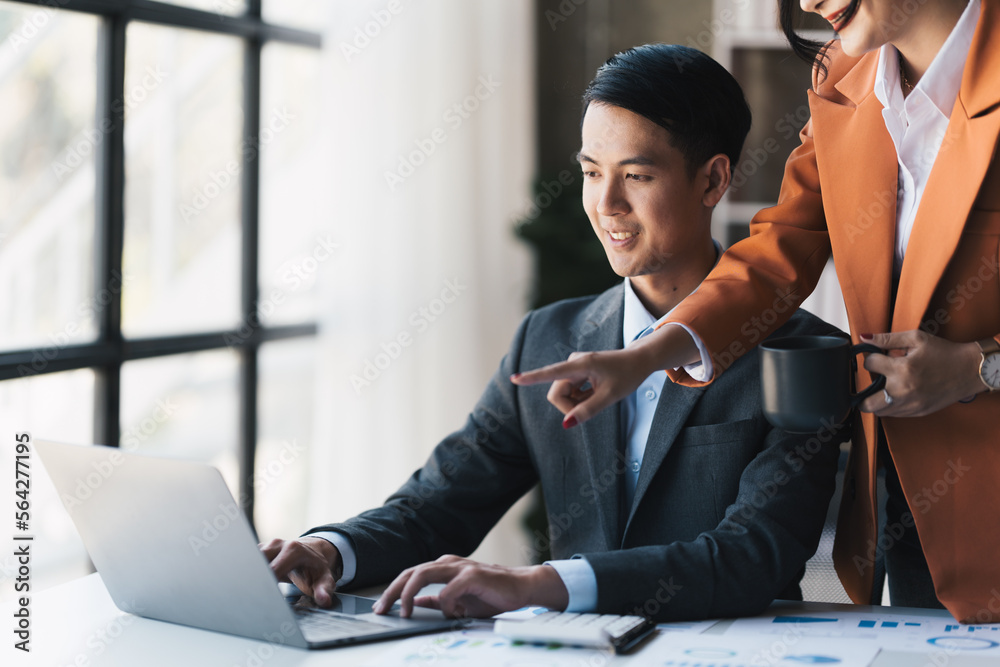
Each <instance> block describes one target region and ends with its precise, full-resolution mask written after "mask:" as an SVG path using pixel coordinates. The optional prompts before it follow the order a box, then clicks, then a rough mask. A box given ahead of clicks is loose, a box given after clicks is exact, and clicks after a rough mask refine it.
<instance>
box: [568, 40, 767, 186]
mask: <svg viewBox="0 0 1000 667" xmlns="http://www.w3.org/2000/svg"><path fill="white" fill-rule="evenodd" d="M591 102H597V103H600V104H609V105H612V106H616V107H621V108H622V109H626V110H628V111H631V112H633V113H636V114H639V115H640V116H644V117H646V118H648V119H649V120H651V121H653V122H654V123H656V124H657V125H659V126H661V127H663V128H665V129H666V130H667V131H668V132H670V139H671V145H672V146H674V148H676V149H677V150H679V151H680V152H681V154H682V155H683V156H684V159H685V160H686V162H687V165H688V169H689V171H690V172H691V173H692V174H693V173H694V171H695V170H696V169H697V168H698V167H700V166H701V165H703V164H704V163H705V162H706V161H707V160H708V159H709V158H710V157H712V156H713V155H717V154H719V153H723V154H725V155H728V156H729V168H730V173H732V170H734V169H735V168H736V163H737V162H739V159H740V152H741V151H742V150H743V142H744V141H745V140H746V137H747V133H748V132H749V131H750V120H751V114H750V107H749V105H748V104H747V101H746V98H745V97H744V96H743V89H742V88H740V84H739V83H737V81H736V79H735V78H733V75H732V74H730V73H729V72H727V71H726V68H725V67H723V66H722V65H720V64H719V63H717V62H715V61H714V60H712V58H710V57H709V56H707V55H705V54H704V53H702V52H701V51H698V50H697V49H692V48H689V47H686V46H678V45H676V44H646V45H643V46H636V47H634V48H631V49H628V50H627V51H622V52H621V53H617V54H615V55H613V56H611V57H610V58H608V61H607V62H606V63H604V64H603V65H602V66H601V68H600V69H598V70H597V74H596V75H595V76H594V80H593V81H591V82H590V85H589V86H587V90H586V91H585V92H584V94H583V115H586V113H587V108H588V107H589V106H590V104H591ZM582 122H583V121H582V117H581V124H582Z"/></svg>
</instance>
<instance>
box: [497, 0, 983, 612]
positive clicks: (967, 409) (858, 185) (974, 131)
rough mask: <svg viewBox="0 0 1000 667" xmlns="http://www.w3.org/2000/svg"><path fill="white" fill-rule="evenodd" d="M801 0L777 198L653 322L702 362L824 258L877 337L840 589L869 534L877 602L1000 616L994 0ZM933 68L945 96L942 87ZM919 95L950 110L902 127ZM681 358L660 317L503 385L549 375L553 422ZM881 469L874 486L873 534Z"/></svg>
mask: <svg viewBox="0 0 1000 667" xmlns="http://www.w3.org/2000/svg"><path fill="white" fill-rule="evenodd" d="M801 3H802V8H803V9H805V10H807V11H814V12H817V13H819V14H821V15H822V16H824V17H825V18H827V19H828V20H829V21H830V22H831V23H832V24H833V26H834V29H835V30H836V31H837V32H838V34H839V36H840V40H839V41H835V42H831V43H830V44H829V45H827V47H826V48H825V49H824V50H823V53H822V54H821V55H820V57H819V58H818V59H817V60H816V63H817V64H816V66H815V67H814V76H813V87H812V90H810V91H809V93H808V95H809V105H810V110H811V113H812V117H811V120H810V122H809V123H808V124H807V125H806V126H805V127H804V128H803V131H802V132H801V141H802V143H801V145H800V146H799V147H798V148H797V149H796V150H795V151H794V152H793V153H792V154H791V156H790V157H789V159H788V163H787V164H786V167H785V175H784V180H783V182H782V187H781V193H780V196H779V201H778V204H777V206H775V207H772V208H769V209H765V210H763V211H761V212H760V213H758V214H757V215H756V216H755V217H754V220H753V222H752V223H751V236H750V238H748V239H746V240H745V241H742V242H740V243H737V244H736V245H734V246H733V247H731V248H730V249H729V250H728V251H726V253H725V254H724V255H723V257H722V259H721V261H720V262H719V264H718V265H717V267H716V268H715V270H713V271H712V273H711V274H710V275H709V276H708V278H707V279H706V280H705V282H704V283H702V285H701V286H700V287H699V289H698V291H697V292H695V293H694V294H692V295H690V296H689V297H688V298H687V299H686V300H685V301H684V302H683V303H682V304H681V305H680V306H678V307H677V308H676V309H675V310H674V311H673V312H672V313H671V314H670V316H669V317H668V318H667V319H666V321H665V322H663V323H662V324H669V323H680V324H684V325H686V326H687V327H689V328H690V329H691V330H692V331H693V332H695V333H696V334H697V335H698V336H699V337H700V338H701V340H702V342H703V343H704V345H705V346H706V348H707V350H708V352H709V353H710V355H711V356H710V359H706V360H703V361H706V362H709V361H710V362H711V364H712V366H713V375H712V377H714V376H715V375H717V374H718V373H720V372H723V371H724V370H725V368H726V366H727V365H728V364H730V363H732V361H733V360H734V359H735V358H737V357H739V356H740V355H741V354H743V353H744V352H746V351H747V350H749V349H750V348H752V347H753V346H754V345H756V344H757V343H759V342H760V341H761V340H762V339H763V338H765V337H766V336H767V335H768V334H769V333H770V332H771V331H773V330H774V329H776V328H777V327H778V326H780V325H781V324H782V323H783V322H784V321H785V320H786V319H787V317H788V316H789V315H790V313H791V312H792V311H793V310H794V308H793V307H789V306H797V305H798V304H801V302H802V300H803V299H805V297H806V296H808V294H809V293H810V292H811V291H812V289H813V288H814V287H815V285H816V282H817V280H818V279H819V276H820V273H821V272H822V270H823V268H824V266H825V265H826V263H827V260H828V258H829V257H830V255H831V253H832V256H833V258H834V263H835V266H836V269H837V275H838V278H839V280H840V284H841V288H842V291H843V295H844V300H845V303H846V306H847V313H848V318H849V321H850V328H851V335H852V338H853V339H854V341H855V342H858V341H859V340H864V341H866V342H874V343H875V344H876V345H877V346H879V347H881V348H883V349H885V350H886V351H887V354H885V355H881V354H873V355H870V356H869V357H868V358H867V359H866V360H865V364H864V368H861V369H860V370H859V371H858V377H857V382H858V386H866V385H867V384H868V383H869V382H870V381H871V377H870V373H872V372H877V373H882V374H884V375H885V376H886V390H885V392H883V393H880V394H876V395H874V396H872V397H870V398H869V399H867V400H866V401H865V403H864V404H863V405H862V410H863V414H862V419H860V420H859V421H858V423H857V424H856V426H855V432H854V434H853V439H852V443H853V446H852V450H851V457H850V460H849V463H848V470H847V475H846V478H845V486H844V494H843V500H842V504H841V508H840V517H839V520H838V530H837V539H836V544H835V547H834V558H835V563H836V566H837V571H838V573H839V575H840V578H841V580H842V582H843V583H844V586H845V589H846V590H847V592H848V594H849V595H850V596H851V598H852V599H853V600H854V601H856V602H861V603H868V602H869V601H870V600H871V599H872V585H873V571H874V562H875V548H876V545H878V544H880V546H882V547H887V548H886V551H885V555H886V565H887V569H888V572H889V582H890V593H891V596H892V599H893V604H900V603H902V604H905V605H908V606H934V605H939V604H943V605H944V606H946V607H947V608H948V609H949V610H950V611H951V613H952V614H953V615H954V616H955V618H957V619H959V620H961V621H964V622H979V623H987V622H1000V392H994V391H991V389H995V388H997V387H1000V382H994V381H993V380H990V378H989V376H987V378H986V379H983V377H981V375H980V373H981V367H985V372H988V371H989V370H990V368H991V367H993V366H995V365H996V364H998V363H1000V353H994V352H993V351H994V350H996V349H1000V334H998V332H1000V245H998V244H1000V159H998V157H997V155H998V153H997V139H998V135H1000V48H997V47H996V46H992V44H991V43H993V42H995V41H996V40H997V39H998V38H1000V0H972V2H971V3H970V2H967V0H801ZM780 4H781V6H782V25H783V27H784V28H785V31H786V34H788V35H789V38H790V40H791V42H792V45H793V48H795V49H796V50H798V51H807V50H808V49H809V43H807V42H804V41H803V40H801V39H799V38H798V37H797V36H796V35H795V34H794V32H793V31H792V29H791V27H790V26H791V18H792V7H791V5H790V3H789V0H781V2H780ZM963 39H964V40H965V41H964V42H963V41H962V40H963ZM813 53H814V54H815V51H813ZM939 55H940V56H941V57H940V58H938V56H939ZM938 61H941V63H943V64H939V63H938ZM880 63H881V66H880ZM949 63H950V64H949ZM932 65H933V67H936V68H937V69H936V70H932ZM895 67H898V71H895V70H894V68H895ZM949 67H950V68H951V70H953V71H951V72H949V71H948V68H949ZM942 70H944V72H942ZM929 71H932V72H935V74H934V75H933V76H932V75H930V74H928V77H927V81H926V82H925V83H926V88H925V87H924V86H922V85H921V82H922V81H924V75H925V73H928V72H929ZM949 82H951V84H950V85H951V86H953V87H954V88H957V90H952V93H953V94H954V98H953V102H950V99H951V98H949V95H948V94H947V92H945V93H944V94H942V89H945V91H947V88H948V87H949ZM879 86H881V87H882V88H881V89H879ZM879 90H880V91H881V92H879ZM877 93H878V94H877ZM880 96H881V97H883V98H886V99H887V101H889V104H888V105H884V104H883V102H882V101H880V99H879V97H880ZM907 99H910V100H911V101H912V107H906V106H905V102H904V100H907ZM942 99H944V100H945V101H944V102H943V103H942V101H941V100H942ZM932 103H933V104H937V105H941V104H945V105H949V106H947V109H946V110H941V109H939V110H940V111H944V114H943V118H941V119H939V121H942V122H940V123H939V125H938V127H941V128H942V129H943V128H946V131H943V132H942V133H940V134H939V135H938V136H933V135H932V134H930V133H925V134H920V132H921V131H922V129H923V128H926V127H927V125H926V121H927V120H928V117H927V116H925V115H923V114H926V113H927V111H928V104H932ZM902 108H905V109H906V113H905V114H903V115H899V110H900V109H902ZM890 112H891V113H890ZM893 123H895V125H894V126H893ZM922 123H924V124H922ZM892 127H894V128H895V134H893V129H891V128H892ZM911 128H915V129H913V130H912V131H913V132H916V133H917V136H916V137H914V136H910V137H909V139H910V141H909V143H908V144H907V143H906V138H905V132H906V131H907V130H908V129H911ZM914 139H915V140H916V143H915V144H914ZM897 142H898V143H899V146H900V148H901V149H902V152H900V151H899V150H898V149H897ZM938 144H939V145H938ZM914 146H916V147H914ZM914 151H916V153H915V154H914ZM901 156H902V157H901ZM901 165H903V166H901ZM904 166H905V167H906V168H905V169H904ZM907 236H908V239H907ZM641 237H642V233H641V228H640V232H639V233H638V234H637V236H636V243H637V244H638V243H641V242H642V238H641ZM897 237H899V238H901V239H902V242H899V241H897ZM904 259H905V261H904ZM868 332H871V333H868ZM699 356H700V355H699V353H698V351H697V348H696V345H695V343H694V341H693V340H692V338H691V336H690V335H689V334H688V333H686V332H685V331H684V329H683V328H682V327H680V326H660V329H659V330H658V331H657V332H656V333H655V334H654V335H652V336H649V337H647V338H645V339H643V340H642V341H639V342H638V343H637V344H635V345H633V346H630V347H629V348H627V349H625V350H618V351H612V352H602V353H589V354H583V355H573V356H572V357H571V358H570V360H568V361H567V362H564V363H562V364H556V365H554V366H550V367H546V368H544V369H539V370H537V371H532V372H530V373H526V374H523V375H522V376H517V377H515V378H512V380H513V381H514V382H516V383H518V384H530V383H536V382H545V381H553V380H555V382H554V383H553V385H552V388H551V390H550V392H549V399H550V401H552V402H553V403H554V404H555V405H556V406H557V407H558V408H559V409H560V410H561V411H562V412H563V413H565V419H564V425H565V426H566V427H567V428H568V427H570V426H572V425H574V424H576V423H578V422H581V421H584V420H585V419H588V418H589V417H590V416H592V415H593V414H594V413H596V412H597V411H599V410H601V409H603V408H604V407H606V406H608V405H610V404H612V403H614V402H615V401H617V400H619V399H621V398H622V397H624V396H626V395H628V394H629V393H631V392H632V391H634V389H635V388H636V387H637V386H638V385H639V384H640V383H641V382H642V380H643V379H644V378H645V377H646V376H647V375H649V374H650V372H651V371H653V370H655V369H658V368H668V369H678V370H672V371H669V370H668V373H669V374H670V377H671V379H673V380H674V381H675V382H681V383H683V384H687V385H693V386H697V385H698V384H699V383H698V382H696V381H694V380H693V379H692V378H691V377H690V376H688V375H687V374H686V373H685V372H684V371H683V369H681V368H680V367H681V366H683V365H684V364H688V363H693V362H696V361H697V360H698V358H699ZM709 381H711V380H709ZM991 382H994V384H995V385H996V386H992V387H991V386H989V385H990V383H991ZM585 383H589V384H590V385H591V386H590V387H589V388H588V389H586V391H581V389H580V388H581V387H582V386H584V385H585ZM880 443H881V444H880ZM879 465H884V466H885V468H886V471H887V486H888V487H889V499H888V502H887V507H886V511H887V517H888V524H889V525H888V528H887V530H886V531H885V532H884V533H883V534H882V535H879V534H878V508H877V507H876V502H875V501H876V490H875V488H876V486H875V485H876V470H877V467H878V466H879ZM907 505H908V509H907ZM914 526H915V529H914ZM918 536H919V539H918ZM921 549H922V554H921Z"/></svg>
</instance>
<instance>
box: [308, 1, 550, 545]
mask: <svg viewBox="0 0 1000 667" xmlns="http://www.w3.org/2000/svg"><path fill="white" fill-rule="evenodd" d="M531 9H532V2H531V1H530V0H516V1H506V0H505V1H504V2H496V1H486V0H482V1H470V0H435V1H434V2H416V1H408V0H401V1H400V2H386V1H385V0H378V1H375V2H338V3H336V5H335V7H334V9H333V10H332V16H331V17H330V23H329V25H328V27H327V30H326V31H325V43H324V47H325V51H326V56H325V58H326V60H325V64H326V66H325V76H324V77H323V80H322V82H321V85H322V86H324V105H325V127H326V128H327V129H326V131H325V134H324V136H322V137H317V138H316V140H317V141H322V142H323V145H324V146H325V149H326V150H325V155H326V156H327V157H326V160H327V163H326V164H325V165H324V170H325V171H326V176H327V181H326V183H327V185H326V189H327V192H326V195H327V202H326V203H327V207H328V221H327V224H325V225H324V227H325V229H327V230H328V231H329V233H330V235H331V237H332V240H333V241H334V242H335V243H337V244H338V248H337V250H336V254H335V257H334V259H333V261H332V262H331V264H332V266H330V268H329V270H327V269H326V268H324V271H323V272H322V277H321V280H322V281H323V283H324V284H323V285H322V292H323V313H322V316H321V327H322V330H321V333H320V348H321V354H320V359H319V361H318V369H317V370H318V373H317V375H318V383H317V384H318V386H317V392H316V396H317V413H318V417H317V428H316V431H315V433H316V437H315V440H314V442H313V445H312V450H313V451H312V452H311V459H310V460H311V471H310V489H309V494H308V497H309V503H308V510H307V517H308V520H309V522H310V525H315V524H316V523H321V522H328V521H331V520H340V519H344V518H347V517H349V516H351V515H353V514H355V513H357V512H358V511H361V510H363V509H367V508H369V507H372V506H375V505H378V504H381V502H382V501H383V500H384V499H385V497H386V496H387V495H388V494H389V493H391V492H392V491H393V490H395V489H396V488H397V487H398V486H399V485H400V484H401V483H402V482H403V481H404V480H405V479H406V478H407V477H408V476H409V475H410V474H411V473H412V471H413V470H414V469H415V468H417V467H418V466H420V465H421V464H422V463H423V462H424V460H425V459H426V457H427V454H428V453H429V451H430V450H431V448H432V447H433V446H434V445H435V444H436V443H437V442H438V441H439V440H440V439H441V438H442V437H443V436H444V435H446V434H447V433H449V432H451V431H452V430H454V429H456V428H458V427H459V426H461V425H462V424H463V423H464V420H465V417H466V415H467V414H468V412H469V411H470V410H471V408H472V407H473V405H474V403H475V401H476V400H477V398H478V396H479V395H480V393H481V391H482V389H483V388H484V387H485V385H486V382H487V381H488V379H489V377H490V375H491V374H492V373H493V371H494V370H495V369H496V367H497V365H498V363H499V361H500V358H501V357H502V355H503V354H504V353H505V351H506V350H507V346H508V344H509V342H510V338H511V335H512V334H513V332H514V330H515V328H516V326H517V323H518V322H519V321H520V318H521V317H522V316H523V314H524V312H525V305H526V302H527V296H528V292H529V288H530V270H531V261H530V255H529V253H528V251H527V249H526V248H525V247H524V246H523V244H522V243H521V242H520V241H518V240H517V239H516V238H515V237H514V235H513V225H514V223H515V221H516V219H517V216H518V214H519V213H523V211H525V209H526V208H527V204H528V200H529V197H530V195H531V193H530V182H531V176H532V172H533V167H534V138H535V137H534V134H535V130H534V80H533V68H534V44H533V24H532V17H531ZM517 533H518V530H517V528H516V527H515V526H513V525H512V523H511V522H509V521H508V523H507V527H506V529H505V530H504V531H501V533H500V535H499V536H493V537H491V541H492V544H493V546H492V547H489V546H487V547H484V549H481V550H480V552H479V553H478V554H477V555H478V556H480V557H483V558H485V559H488V560H493V561H497V562H512V561H514V562H516V561H517V560H518V559H519V554H520V550H519V549H518V548H517V545H516V543H515V541H514V539H515V538H516V537H517Z"/></svg>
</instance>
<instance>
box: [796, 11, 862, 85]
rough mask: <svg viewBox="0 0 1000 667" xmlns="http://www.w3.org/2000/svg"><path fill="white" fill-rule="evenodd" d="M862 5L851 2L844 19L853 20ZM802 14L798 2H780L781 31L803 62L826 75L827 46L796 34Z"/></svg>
mask: <svg viewBox="0 0 1000 667" xmlns="http://www.w3.org/2000/svg"><path fill="white" fill-rule="evenodd" d="M860 4H861V0H851V4H849V5H847V15H846V16H845V17H844V20H845V21H849V20H851V18H852V17H853V16H854V14H855V13H857V11H858V6H859V5H860ZM800 13H801V9H799V2H798V0H778V15H779V20H780V21H781V31H782V32H783V33H785V37H786V38H787V39H788V44H789V46H791V47H792V51H793V52H794V53H795V55H797V56H798V57H799V58H802V60H805V61H806V62H807V63H809V64H810V65H813V64H815V65H816V67H818V68H819V71H820V73H821V74H822V75H824V76H825V75H826V47H827V45H826V44H823V43H822V42H814V41H812V40H811V39H805V38H803V37H800V36H799V34H798V33H797V32H795V27H796V25H795V24H796V23H797V19H798V17H799V15H800Z"/></svg>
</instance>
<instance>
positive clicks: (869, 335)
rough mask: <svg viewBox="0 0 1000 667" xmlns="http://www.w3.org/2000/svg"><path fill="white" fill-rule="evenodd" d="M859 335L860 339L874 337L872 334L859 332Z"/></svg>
mask: <svg viewBox="0 0 1000 667" xmlns="http://www.w3.org/2000/svg"><path fill="white" fill-rule="evenodd" d="M860 337H861V340H871V339H872V338H874V336H872V334H861V335H860Z"/></svg>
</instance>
